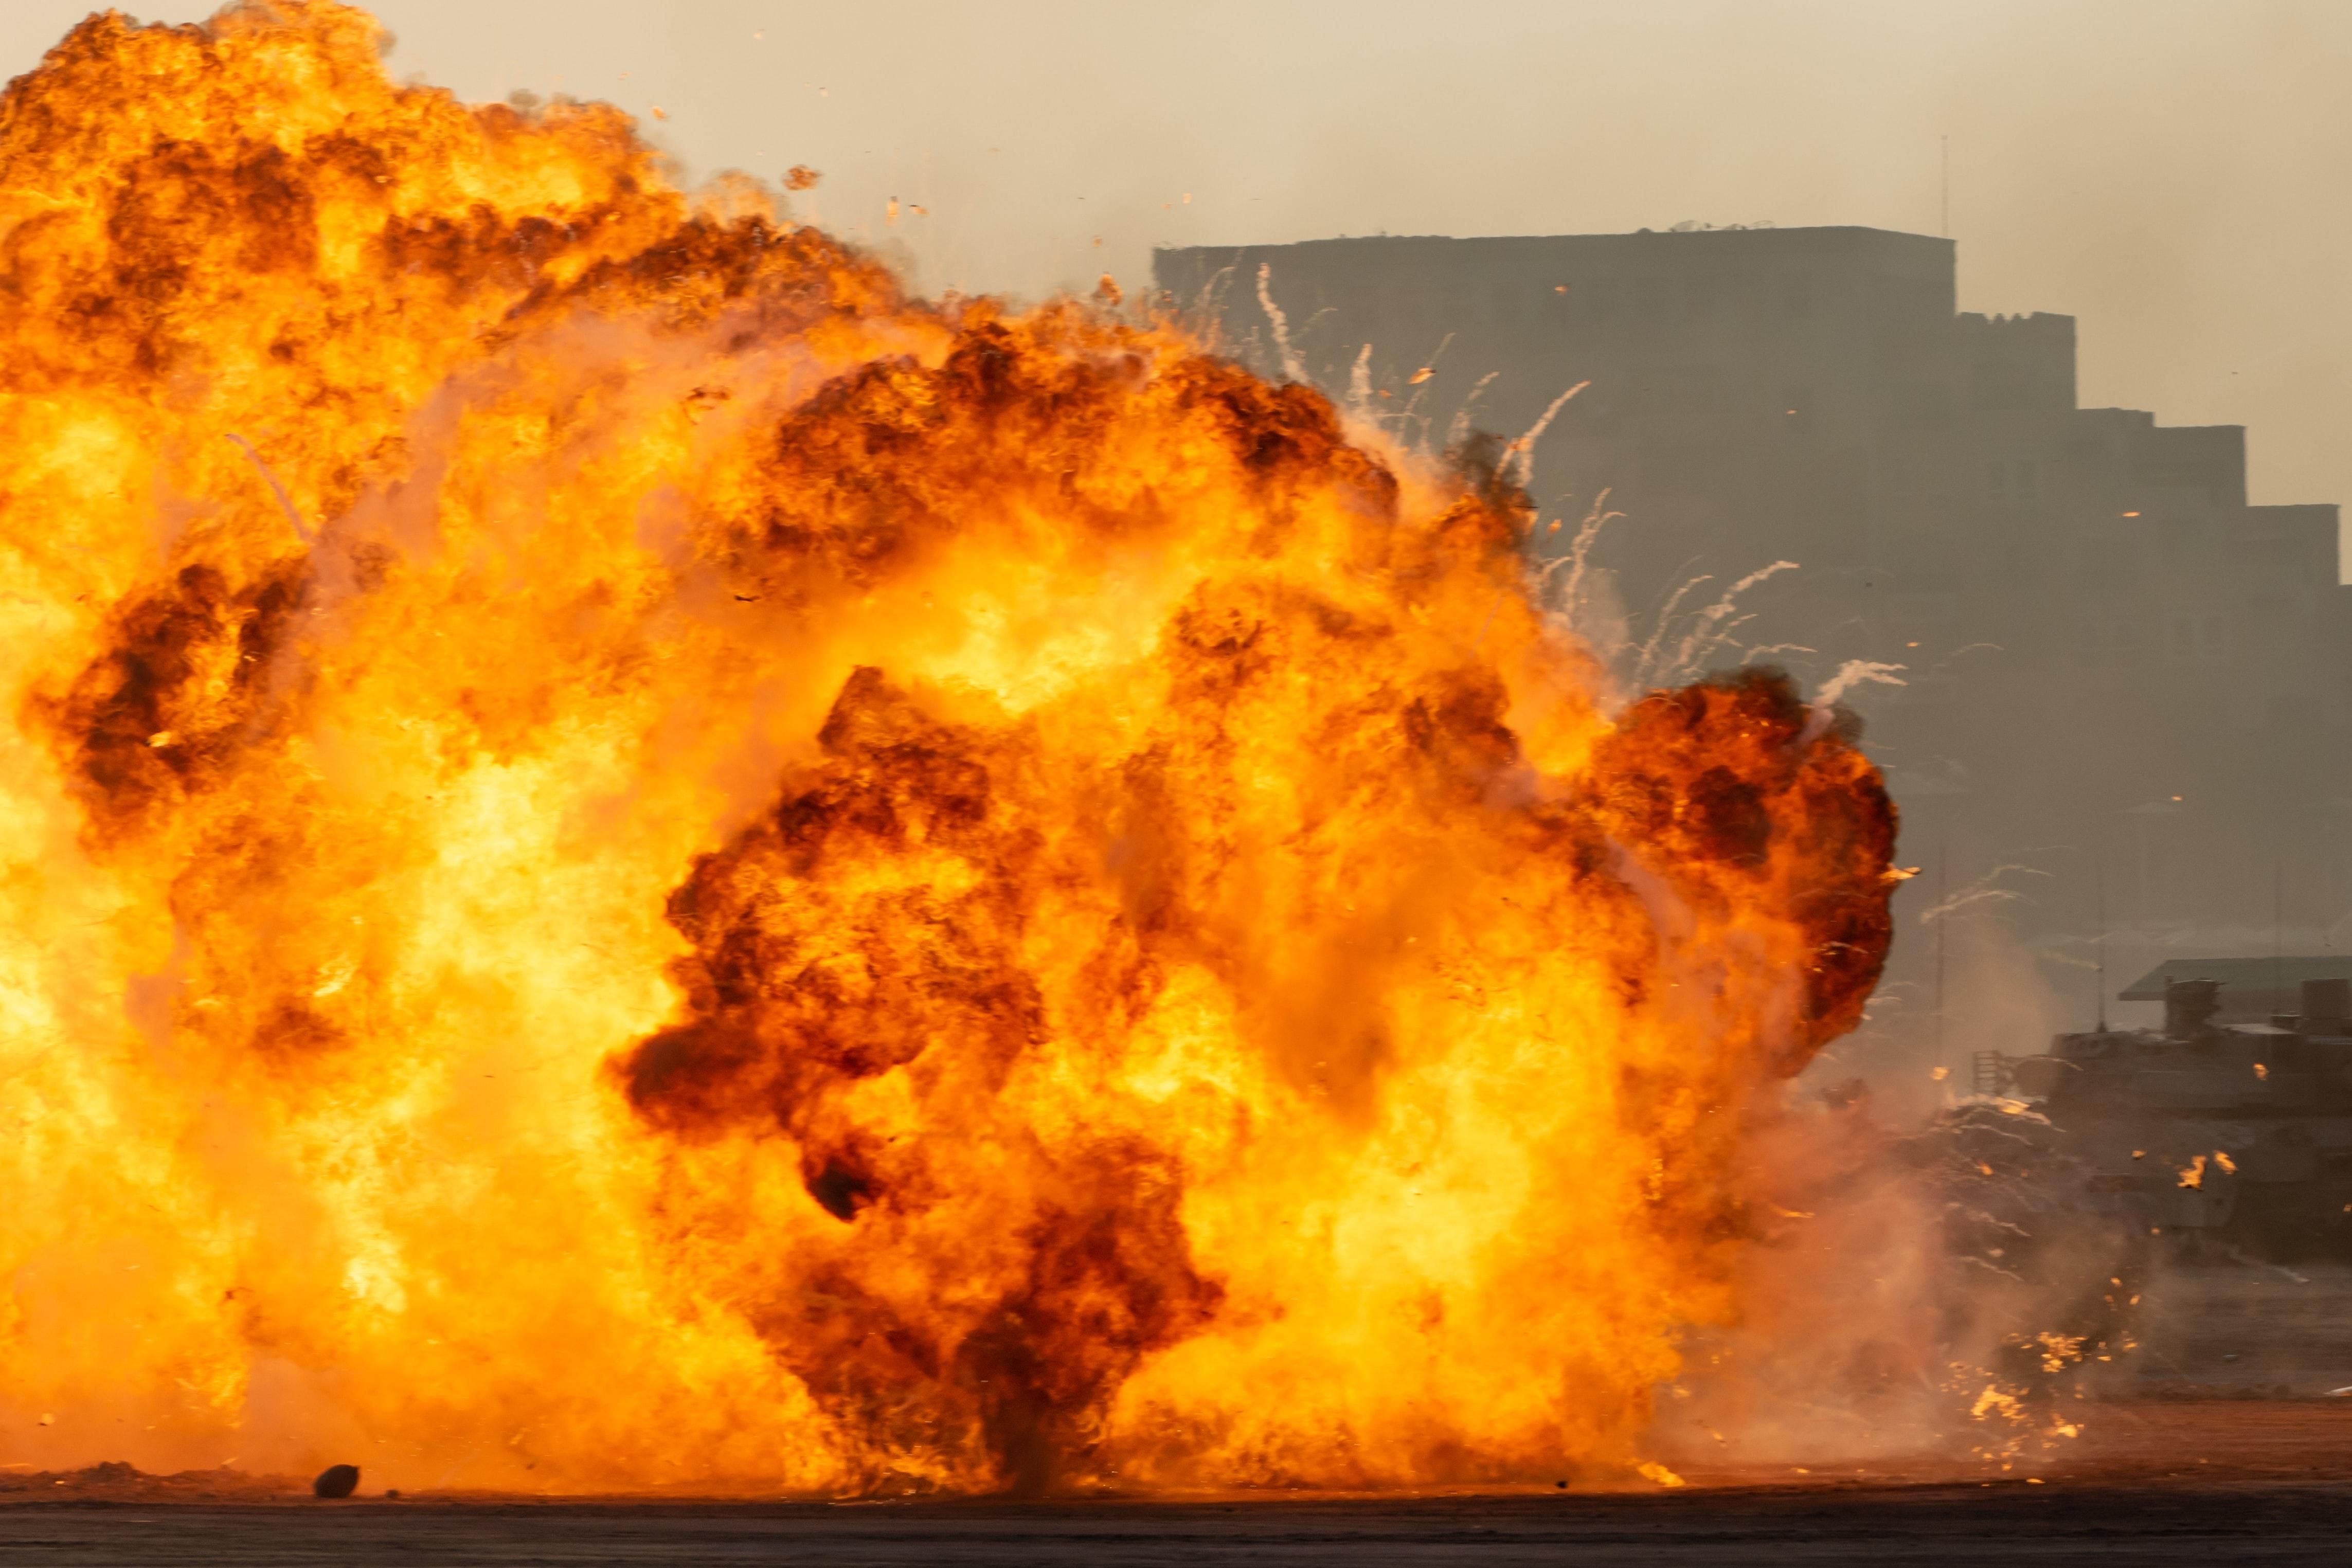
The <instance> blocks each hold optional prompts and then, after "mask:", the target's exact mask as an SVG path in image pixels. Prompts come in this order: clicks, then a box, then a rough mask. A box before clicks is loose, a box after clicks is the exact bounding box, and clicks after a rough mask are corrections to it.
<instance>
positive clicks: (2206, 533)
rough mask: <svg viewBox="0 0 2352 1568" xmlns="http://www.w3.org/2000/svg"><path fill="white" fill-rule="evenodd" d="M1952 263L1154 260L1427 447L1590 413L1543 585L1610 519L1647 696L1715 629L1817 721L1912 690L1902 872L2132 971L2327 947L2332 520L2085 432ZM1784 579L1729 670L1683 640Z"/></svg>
mask: <svg viewBox="0 0 2352 1568" xmlns="http://www.w3.org/2000/svg"><path fill="white" fill-rule="evenodd" d="M1953 259H1954V257H1953V245H1952V242H1951V241H1949V240H1946V239H1936V238H1929V237H1927V236H1924V235H1906V234H1892V233H1887V232H1885V231H1881V230H1876V229H1864V228H1814V229H1768V228H1754V229H1709V230H1698V231H1695V232H1684V231H1677V232H1671V233H1657V234H1654V233H1649V232H1647V231H1644V232H1643V233H1640V234H1630V235H1561V236H1554V237H1539V238H1499V239H1444V238H1386V237H1382V238H1373V239H1338V240H1321V241H1314V242H1310V243H1307V244H1301V245H1287V246H1252V247H1240V248H1211V247H1198V248H1190V249H1181V250H1163V251H1161V252H1160V253H1159V254H1158V256H1157V257H1156V261H1155V283H1156V286H1157V287H1158V288H1159V289H1160V291H1161V292H1160V298H1161V299H1162V301H1163V302H1164V303H1166V304H1170V305H1173V306H1175V307H1176V308H1180V309H1182V310H1184V311H1187V312H1189V313H1192V314H1193V315H1195V316H1196V317H1197V318H1198V319H1201V320H1202V323H1203V324H1204V325H1206V326H1207V327H1208V328H1209V329H1211V330H1213V331H1214V332H1216V333H1217V334H1218V335H1219V337H1220V339H1221V340H1222V342H1223V345H1224V347H1225V348H1226V350H1227V351H1229V352H1232V353H1234V354H1235V355H1236V356H1238V357H1241V358H1243V359H1244V360H1246V361H1249V362H1250V363H1252V364H1253V365H1254V366H1255V368H1257V369H1258V370H1260V371H1265V372H1266V373H1268V374H1276V375H1280V374H1285V373H1290V374H1296V375H1300V376H1304V377H1306V378H1308V379H1311V380H1313V381H1314V382H1317V383H1318V384H1319V385H1320V386H1321V387H1323V388H1324V389H1325V390H1326V391H1327V392H1329V394H1330V395H1331V396H1332V397H1333V398H1334V399H1335V400H1337V401H1339V402H1343V403H1349V404H1351V405H1353V406H1356V407H1358V408H1360V409H1361V410H1362V411H1363V412H1364V413H1366V414H1367V415H1368V416H1369V417H1374V418H1378V419H1381V420H1382V421H1384V422H1385V423H1387V424H1388V425H1389V426H1390V428H1391V430H1392V431H1394V432H1395V434H1397V435H1398V436H1399V437H1400V438H1401V439H1403V440H1405V441H1407V442H1410V443H1417V444H1427V445H1428V446H1430V447H1432V448H1433V449H1440V450H1444V449H1454V450H1459V449H1461V448H1463V447H1464V446H1465V440H1466V438H1467V437H1468V435H1469V433H1471V432H1473V431H1477V430H1484V431H1487V432H1491V433H1495V434H1498V435H1500V436H1503V437H1506V438H1508V437H1517V436H1518V435H1520V434H1522V433H1524V432H1526V431H1528V429H1530V428H1531V427H1533V426H1534V425H1536V423H1538V420H1539V419H1540V418H1541V417H1542V416H1543V414H1544V413H1545V411H1546V409H1547V408H1548V407H1549V405H1550V404H1551V403H1552V402H1553V401H1554V400H1555V399H1556V398H1557V397H1558V396H1559V393H1560V392H1563V391H1564V390H1566V389H1567V388H1569V387H1570V386H1572V385H1575V384H1576V383H1578V382H1587V383H1589V384H1588V385H1586V386H1585V388H1584V390H1583V391H1582V392H1580V393H1579V394H1578V395H1577V396H1576V397H1575V398H1574V399H1573V400H1571V401H1570V402H1568V403H1567V404H1566V405H1564V406H1563V407H1562V408H1561V409H1560V411H1559V413H1558V416H1557V417H1556V418H1555V419H1554V420H1553V421H1552V422H1551V423H1550V424H1549V426H1548V427H1546V429H1545V433H1544V434H1543V435H1542V437H1541V439H1540V440H1539V441H1538V443H1537V444H1536V445H1535V447H1534V449H1533V453H1532V472H1531V476H1530V489H1531V492H1532V494H1533V495H1534V497H1536V499H1537V501H1538V505H1539V506H1541V507H1543V508H1544V511H1543V517H1545V518H1546V519H1549V518H1552V517H1559V518H1561V519H1562V520H1563V523H1564V526H1563V527H1562V528H1561V529H1560V530H1559V531H1558V532H1556V533H1555V532H1548V531H1544V530H1542V529H1539V530H1538V535H1537V538H1538V547H1537V548H1538V549H1540V550H1543V551H1545V552H1547V553H1549V554H1552V555H1558V554H1559V553H1561V552H1563V551H1565V550H1568V549H1570V548H1571V546H1572V541H1573V540H1574V539H1575V538H1576V537H1577V536H1578V534H1579V532H1580V529H1579V522H1580V518H1582V517H1584V516H1585V515H1586V514H1587V512H1588V511H1589V510H1590V509H1591V507H1592V505H1593V503H1594V500H1595V497H1598V496H1600V495H1601V493H1602V492H1603V491H1604V490H1605V491H1606V493H1607V509H1608V510H1610V511H1612V512H1619V513H1622V514H1623V516H1622V517H1616V518H1612V519H1611V520H1610V521H1609V522H1608V524H1607V526H1606V527H1605V528H1602V529H1601V532H1600V533H1599V534H1598V535H1597V536H1596V537H1595V538H1594V540H1593V541H1592V544H1591V549H1590V555H1589V560H1588V568H1587V570H1585V571H1584V572H1583V573H1581V574H1580V578H1579V587H1578V589H1577V591H1576V598H1577V599H1578V601H1579V602H1578V603H1577V604H1576V605H1575V606H1574V607H1573V608H1574V611H1575V613H1576V616H1577V619H1578V622H1579V623H1580V627H1581V628H1582V629H1583V630H1585V631H1586V632H1587V633H1588V634H1589V635H1592V636H1594V637H1595V638H1596V640H1597V641H1599V642H1600V643H1603V644H1605V645H1611V646H1614V647H1615V648H1616V649H1617V650H1618V654H1619V662H1620V665H1621V667H1622V668H1623V669H1624V670H1626V671H1627V673H1628V674H1630V675H1631V676H1632V677H1633V678H1634V679H1637V680H1660V679H1666V678H1672V677H1673V676H1675V675H1676V674H1684V673H1686V672H1684V671H1678V670H1676V669H1675V668H1673V667H1672V666H1673V665H1674V664H1676V663H1677V659H1678V655H1679V654H1680V653H1681V651H1682V650H1683V649H1684V648H1685V646H1686V645H1687V643H1686V640H1687V639H1688V638H1689V637H1691V636H1694V635H1696V636H1697V637H1698V638H1699V639H1700V646H1699V647H1698V649H1697V653H1698V657H1697V660H1696V662H1698V663H1703V664H1707V665H1709V666H1710V667H1722V666H1724V665H1729V664H1739V663H1740V662H1742V660H1743V659H1753V660H1755V661H1758V662H1770V663H1775V664H1780V665H1782V666H1784V667H1786V668H1788V669H1789V670H1790V672H1791V673H1792V674H1796V675H1797V676H1798V677H1799V678H1800V680H1801V682H1802V683H1803V684H1804V685H1806V686H1807V687H1808V689H1818V688H1819V687H1820V686H1821V685H1822V684H1823V683H1825V682H1828V681H1830V680H1832V679H1833V678H1834V677H1835V675H1836V673H1837V672H1838V671H1840V670H1841V669H1842V668H1846V667H1848V666H1849V664H1851V662H1853V661H1862V662H1864V663H1865V664H1876V665H1888V666H1892V665H1899V666H1901V669H1900V670H1899V671H1885V672H1882V673H1884V674H1891V675H1892V676H1893V677H1894V678H1895V679H1899V680H1900V681H1901V682H1903V683H1904V684H1902V685H1888V684H1884V683H1881V682H1869V681H1866V682H1864V684H1862V685H1855V686H1853V687H1852V689H1851V690H1850V691H1849V693H1848V695H1847V698H1846V700H1847V701H1848V702H1849V703H1850V704H1851V705H1852V706H1854V707H1856V708H1857V709H1858V710H1860V711H1861V712H1862V713H1863V714H1864V716H1865V717H1866V719H1867V720H1868V724H1869V729H1868V735H1867V742H1868V744H1869V745H1870V747H1871V748H1872V750H1873V752H1874V755H1876V756H1877V757H1878V758H1879V759H1880V761H1881V762H1882V763H1883V765H1884V766H1885V768H1886V770H1887V773H1888V776H1889V779H1890V781H1891V783H1892V784H1893V787H1894V789H1895V796H1896V798H1897V800H1898V801H1899V802H1900V803H1901V805H1902V807H1903V810H1904V813H1905V825H1906V832H1905V852H1906V854H1907V855H1908V856H1909V857H1910V858H1912V859H1913V860H1916V861H1921V862H1927V863H1928V864H1929V866H1930V871H1931V873H1932V871H1933V869H1934V865H1935V863H1936V862H1937V860H1938V859H1939V858H1940V860H1941V861H1942V863H1944V864H1945V865H1946V866H1947V867H1948V877H1949V879H1950V881H1951V882H1952V883H1953V884H1954V885H1958V884H1959V883H1964V882H1965V881H1967V880H1968V879H1969V878H1973V877H1977V876H1981V875H1984V874H1987V873H1990V872H1991V871H1992V870H1993V868H1995V867H1997V866H2000V865H2003V864H2014V865H2021V866H2025V867H2028V868H2031V871H2032V873H2035V874H2032V875H2031V876H2028V877H2026V878H2025V880H2023V881H2019V880H2018V877H2019V876H2020V875H2021V874H2023V873H2010V883H2009V885H2011V886H2012V887H2014V888H2015V889H2016V890H2017V891H2019V892H2021V893H2022V894H2025V895H2026V898H2025V900H2024V901H2021V902H2020V903H2018V904H2014V905H2013V906H2012V919H2013V920H2014V922H2015V924H2016V925H2017V927H2018V928H2019V929H2020V930H2021V932H2023V933H2024V934H2025V935H2026V936H2028V937H2029V938H2031V937H2034V936H2040V937H2041V938H2042V939H2043V940H2045V941H2047V942H2050V943H2053V944H2063V941H2065V940H2066V939H2068V936H2069V934H2071V935H2072V939H2074V940H2077V941H2080V940H2083V939H2084V938H2085V937H2086V936H2087V934H2088V933H2089V932H2090V931H2091V930H2092V928H2093V925H2094V922H2095V913H2094V904H2095V902H2096V901H2098V900H2099V899H2100V898H2101V896H2102V895H2101V893H2100V887H2101V884H2102V883H2104V902H2105V918H2106V921H2107V923H2108V925H2110V926H2113V927H2116V928H2119V930H2121V931H2128V932H2130V933H2133V934H2134V935H2133V936H2132V937H2131V939H2130V940H2131V943H2132V945H2134V946H2137V947H2139V948H2141V949H2146V948H2147V947H2150V946H2154V947H2158V948H2161V947H2162V946H2165V944H2166V942H2167V941H2168V939H2169V938H2168V937H2167V936H2166V935H2165V934H2166V933H2168V932H2172V933H2177V934H2178V937H2179V940H2180V941H2181V942H2184V943H2188V944H2191V945H2194V946H2200V947H2202V948H2208V949H2215V950H2227V948H2228V946H2230V943H2231V936H2229V934H2230V933H2231V932H2239V933H2242V934H2243V936H2242V943H2241V945H2250V944H2252V942H2254V941H2255V940H2256V938H2257V935H2259V939H2260V940H2261V941H2262V942H2263V943H2271V942H2274V941H2283V942H2284V943H2285V944H2286V945H2288V946H2296V947H2301V948H2305V949H2309V948H2311V947H2313V946H2315V945H2324V944H2325V941H2326V938H2325V936H2323V935H2322V933H2323V932H2324V931H2325V929H2326V927H2327V926H2329V925H2331V924H2332V923H2334V922H2336V921H2337V920H2338V919H2339V917H2341V916H2343V915H2345V913H2346V911H2347V908H2352V778H2348V777H2347V762H2352V657H2347V653H2348V652H2352V649H2347V627H2348V626H2352V611H2348V610H2347V589H2345V588H2343V587H2340V586H2339V585H2338V572H2337V561H2336V508H2335V507H2333V506H2275V507H2257V506H2250V505H2248V504H2247V501H2246V474H2245V435H2244V431H2243V430H2242V428H2240V427H2238V426H2234V425H2216V426H2200V427H2175V426H2168V425H2163V424H2159V423H2157V421H2156V419H2155V417H2154V416H2153V415H2151V414H2149V413H2141V412H2137V411H2135V410H2129V409H2113V408H2102V409H2086V408H2079V407H2077V406H2076V405H2075V392H2074V320H2073V319H2072V318H2070V317H2065V316H2052V315H2042V314H2035V315H2032V316H2020V317H1986V316H1981V315H1973V314H1967V313H1962V312H1958V311H1956V310H1955V308H1954V290H1953ZM1423 372H1427V373H1426V374H1424V373H1423ZM1784 560H1785V561H1790V562H1795V563H1797V565H1796V567H1795V569H1793V570H1780V571H1779V572H1777V573H1774V574H1773V575H1771V576H1769V578H1767V579H1765V580H1760V581H1758V582H1755V583H1754V584H1752V585H1751V586H1749V587H1748V588H1747V589H1746V590H1745V591H1743V592H1742V593H1741V595H1740V596H1739V598H1738V601H1736V609H1735V610H1734V612H1731V613H1729V614H1727V615H1725V616H1724V617H1722V618H1721V619H1720V620H1718V621H1716V622H1711V623H1709V624H1711V626H1712V628H1713V630H1715V631H1717V632H1729V633H1730V636H1729V638H1728V639H1727V640H1722V641H1716V640H1712V639H1709V638H1708V637H1707V635H1706V633H1707V632H1708V630H1709V625H1708V624H1701V623H1700V622H1699V621H1698V620H1696V619H1695V618H1694V612H1704V611H1705V610H1706V608H1707V607H1708V606H1710V605H1712V604H1714V603H1715V602H1716V601H1717V600H1718V599H1719V598H1720V596H1721V594H1722V592H1723V591H1724V590H1725V589H1726V588H1727V587H1728V586H1729V585H1732V584H1735V583H1737V582H1738V581H1739V580H1742V579H1744V578H1747V577H1748V576H1749V575H1750V574H1752V573H1754V572H1757V571H1759V570H1762V569H1766V568H1769V567H1771V566H1772V565H1773V563H1775V562H1778V561H1784ZM1577 575H1578V574H1574V573H1572V572H1570V571H1566V570H1555V571H1554V572H1553V573H1552V576H1551V579H1550V580H1551V582H1552V583H1553V584H1554V585H1556V586H1557V585H1560V584H1563V583H1565V582H1566V581H1567V580H1569V579H1570V577H1571V576H1577ZM1701 577H1704V578H1706V579H1707V580H1706V582H1704V583H1702V584H1700V585H1698V586H1697V587H1696V588H1695V589H1689V588H1685V585H1686V584H1688V583H1689V582H1690V581H1691V580H1693V579H1695V578H1701ZM1678 590H1682V592H1681V596H1680V598H1679V599H1677V598H1676V597H1675V596H1676V593H1677V591H1678ZM1741 616H1748V617H1750V618H1749V619H1747V620H1745V621H1744V622H1743V621H1741V620H1740V619H1739V617H1741ZM1662 618H1663V620H1664V621H1665V622H1671V624H1667V625H1666V626H1665V629H1664V636H1663V637H1657V636H1654V634H1655V633H1657V632H1659V631H1660V628H1661V624H1662ZM1682 662H1685V663H1687V662H1689V661H1687V660H1685V661H1682ZM2340 929H2341V928H2339V930H2340ZM2217 942H2218V943H2219V944H2220V947H2219V948H2216V944H2217ZM2134 956H2135V958H2136V957H2137V954H2135V955H2134ZM2154 956H2160V954H2158V955H2154ZM2118 957H2119V959H2120V958H2121V955H2118ZM2085 995H2086V996H2087V990H2086V991H2085Z"/></svg>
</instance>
